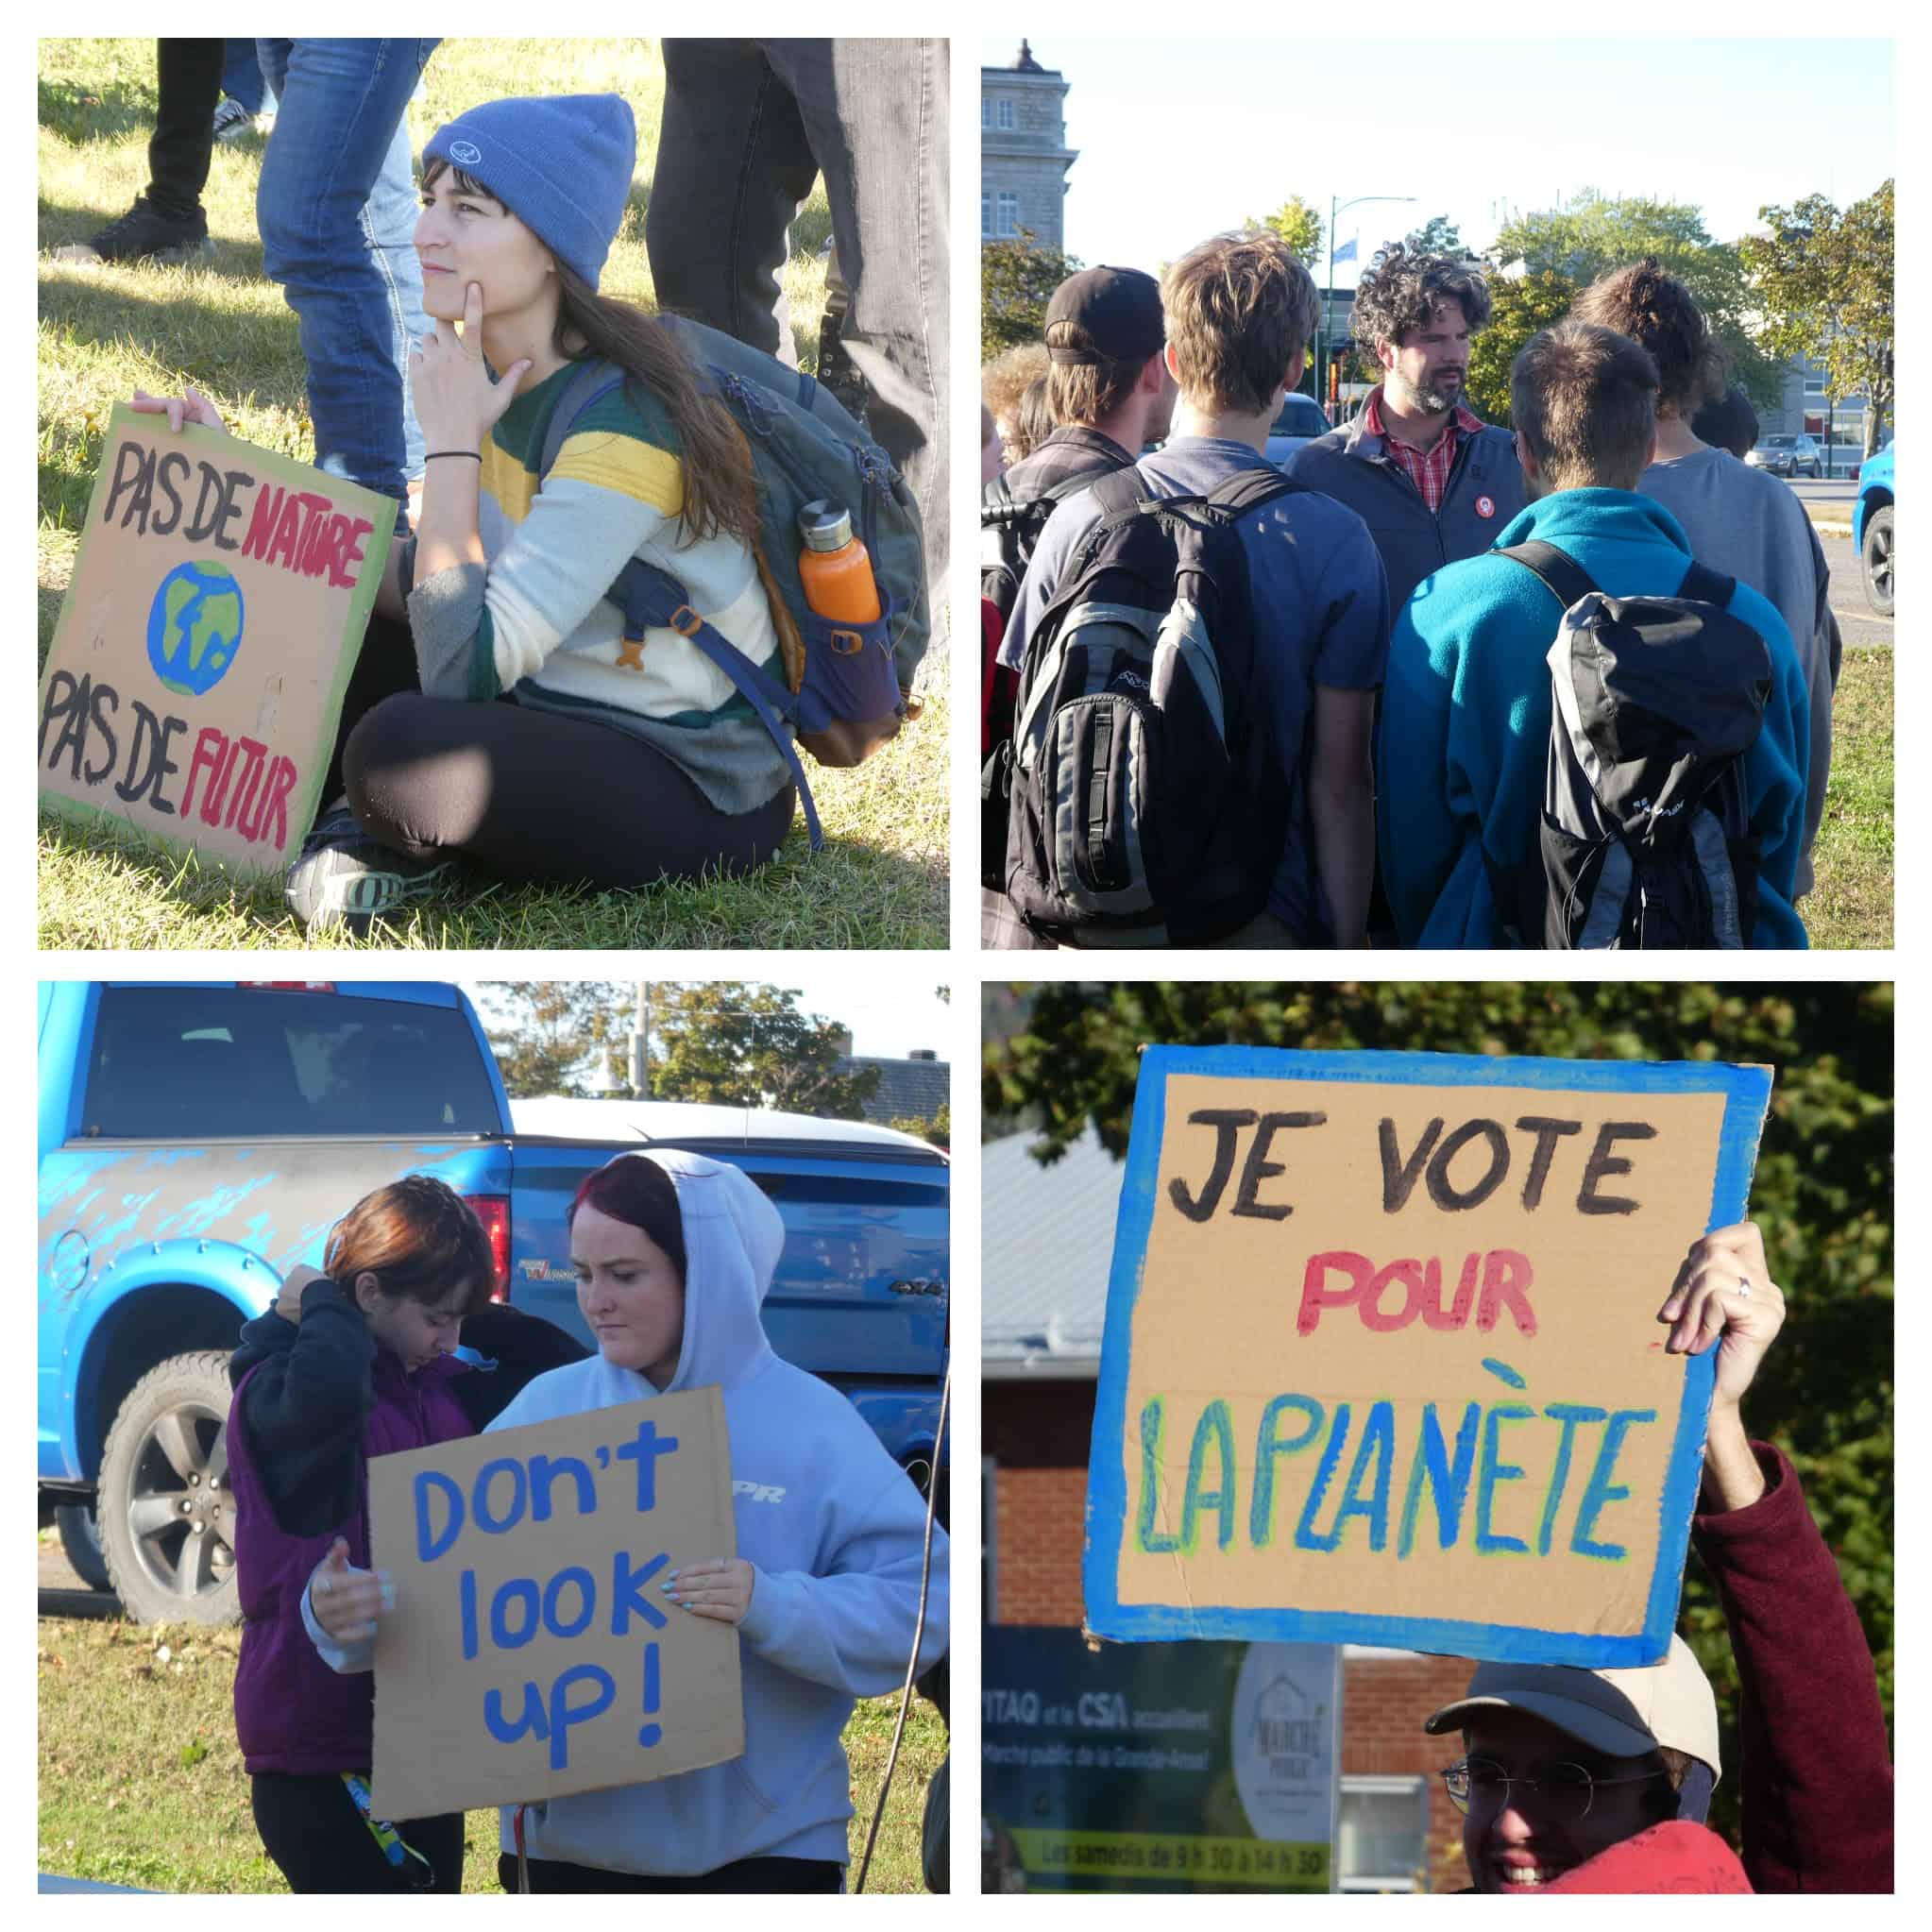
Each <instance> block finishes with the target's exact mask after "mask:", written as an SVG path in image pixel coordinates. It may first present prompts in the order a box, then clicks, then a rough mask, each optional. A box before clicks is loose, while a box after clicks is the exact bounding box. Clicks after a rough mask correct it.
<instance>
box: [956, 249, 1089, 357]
mask: <svg viewBox="0 0 1932 1932" xmlns="http://www.w3.org/2000/svg"><path fill="white" fill-rule="evenodd" d="M1079 266H1080V264H1079V263H1078V262H1077V261H1076V259H1075V258H1074V257H1073V256H1071V255H1064V254H1062V253H1061V252H1060V251H1059V249H1058V248H1042V247H1041V246H1038V245H1037V244H1036V242H1035V240H1034V237H1033V230H1032V229H1021V230H1020V232H1019V234H1018V235H1016V236H1015V237H1014V238H1013V239H1012V240H1011V241H1009V242H985V243H982V244H981V245H980V249H979V360H980V361H981V362H982V363H990V362H991V361H992V359H993V357H994V356H996V355H998V354H1000V353H1001V352H1002V351H1003V350H1005V349H1009V348H1017V347H1019V346H1020V345H1021V344H1022V343H1025V342H1038V341H1039V340H1040V337H1041V331H1042V330H1044V328H1045V327H1046V305H1047V303H1048V302H1049V301H1051V300H1052V298H1053V292H1054V290H1055V289H1057V288H1058V287H1059V285H1060V283H1061V282H1063V281H1064V280H1066V279H1067V277H1068V276H1070V275H1073V274H1075V273H1076V271H1077V270H1078V268H1079Z"/></svg>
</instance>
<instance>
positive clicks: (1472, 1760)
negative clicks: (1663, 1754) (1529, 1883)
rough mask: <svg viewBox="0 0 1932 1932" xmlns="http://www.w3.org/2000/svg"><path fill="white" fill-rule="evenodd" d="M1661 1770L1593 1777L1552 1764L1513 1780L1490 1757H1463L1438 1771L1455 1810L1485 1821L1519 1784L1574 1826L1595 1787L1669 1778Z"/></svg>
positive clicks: (1584, 1812) (1585, 1811)
mask: <svg viewBox="0 0 1932 1932" xmlns="http://www.w3.org/2000/svg"><path fill="white" fill-rule="evenodd" d="M1663 1777H1669V1772H1668V1771H1663V1770H1661V1769H1659V1770H1657V1771H1638V1772H1636V1773H1635V1776H1632V1777H1627V1778H1600V1777H1594V1776H1592V1775H1591V1773H1590V1772H1589V1771H1585V1769H1584V1767H1583V1766H1582V1765H1580V1764H1552V1765H1551V1766H1550V1767H1549V1769H1548V1770H1547V1771H1544V1773H1543V1775H1542V1776H1541V1777H1540V1778H1523V1777H1517V1776H1515V1775H1513V1774H1512V1773H1511V1772H1509V1771H1504V1770H1503V1768H1502V1767H1501V1766H1500V1764H1498V1763H1497V1762H1496V1761H1495V1760H1494V1759H1493V1758H1488V1757H1466V1758H1464V1759H1462V1760H1461V1761H1460V1762H1459V1763H1456V1764H1452V1765H1450V1766H1449V1768H1448V1769H1447V1770H1446V1771H1443V1772H1442V1782H1443V1788H1444V1789H1445V1790H1447V1791H1448V1792H1449V1803H1450V1804H1451V1805H1454V1806H1455V1807H1456V1809H1457V1810H1458V1811H1466V1812H1468V1813H1470V1814H1472V1815H1473V1816H1475V1817H1478V1818H1486V1817H1487V1816H1489V1815H1490V1813H1492V1812H1496V1811H1500V1810H1501V1809H1502V1808H1503V1806H1504V1805H1508V1804H1509V1803H1510V1802H1511V1793H1510V1787H1511V1786H1512V1785H1520V1786H1522V1787H1523V1788H1526V1789H1528V1790H1533V1791H1540V1792H1541V1793H1542V1794H1543V1804H1544V1808H1545V1809H1546V1810H1547V1811H1549V1812H1551V1814H1552V1815H1553V1816H1555V1817H1556V1818H1559V1819H1562V1820H1565V1821H1567V1822H1569V1823H1572V1824H1574V1823H1575V1822H1577V1821H1578V1820H1579V1819H1582V1818H1587V1817H1588V1816H1589V1813H1590V1805H1591V1802H1592V1800H1593V1799H1594V1798H1595V1797H1596V1795H1597V1791H1598V1788H1600V1787H1601V1786H1605V1785H1643V1784H1648V1783H1649V1782H1650V1781H1651V1779H1652V1778H1663Z"/></svg>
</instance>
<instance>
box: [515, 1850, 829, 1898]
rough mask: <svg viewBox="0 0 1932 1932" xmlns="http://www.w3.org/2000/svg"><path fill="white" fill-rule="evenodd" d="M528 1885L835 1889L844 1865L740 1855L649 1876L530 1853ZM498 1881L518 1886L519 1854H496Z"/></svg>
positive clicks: (537, 1887)
mask: <svg viewBox="0 0 1932 1932" xmlns="http://www.w3.org/2000/svg"><path fill="white" fill-rule="evenodd" d="M525 1862H526V1864H527V1865H528V1867H529V1870H530V1889H531V1890H532V1891H533V1892H538V1891H837V1890H839V1884H840V1881H841V1878H842V1876H843V1873H844V1871H845V1868H844V1866H842V1865H841V1864H839V1861H838V1860H837V1859H836V1858H739V1859H737V1860H736V1861H734V1862H733V1863H732V1864H729V1865H720V1866H719V1868H718V1869H717V1871H715V1872H693V1873H685V1874H682V1875H667V1876H664V1877H651V1876H649V1875H647V1874H645V1873H638V1872H603V1871H600V1870H599V1869H598V1867H596V1866H595V1865H567V1864H565V1863H564V1862H563V1860H562V1859H560V1858H530V1859H527V1860H526V1861H525ZM497 1881H498V1883H499V1884H500V1885H501V1886H502V1888H503V1890H505V1891H515V1890H517V1855H516V1854H515V1853H514V1852H504V1853H502V1854H501V1855H500V1856H499V1857H498V1859H497Z"/></svg>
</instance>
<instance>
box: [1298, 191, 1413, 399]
mask: <svg viewBox="0 0 1932 1932" xmlns="http://www.w3.org/2000/svg"><path fill="white" fill-rule="evenodd" d="M1414 200H1415V195H1356V197H1355V198H1354V200H1352V201H1345V202H1343V203H1342V205H1341V206H1340V207H1339V208H1337V207H1336V206H1335V197H1334V196H1333V195H1330V196H1329V279H1328V284H1327V286H1326V287H1324V288H1323V290H1322V306H1321V316H1320V323H1319V326H1318V327H1317V329H1316V330H1315V336H1314V375H1315V387H1316V388H1317V389H1318V390H1319V391H1320V392H1321V393H1320V395H1319V396H1318V397H1317V398H1315V399H1316V400H1317V401H1318V402H1319V403H1320V404H1321V406H1322V407H1323V409H1327V408H1328V406H1329V363H1328V355H1327V354H1326V353H1325V351H1326V349H1327V348H1328V347H1329V344H1328V336H1329V326H1328V324H1329V308H1330V304H1331V303H1332V302H1333V300H1334V298H1335V217H1336V216H1337V215H1341V214H1347V212H1348V211H1349V210H1350V209H1351V208H1360V207H1361V206H1362V205H1363V203H1364V202H1366V201H1414ZM1355 272H1356V274H1357V276H1358V277H1359V276H1360V275H1361V273H1362V264H1361V262H1360V260H1359V259H1358V261H1357V263H1356V266H1355Z"/></svg>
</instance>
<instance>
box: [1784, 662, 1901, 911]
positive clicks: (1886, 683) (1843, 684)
mask: <svg viewBox="0 0 1932 1932" xmlns="http://www.w3.org/2000/svg"><path fill="white" fill-rule="evenodd" d="M1891 707H1892V667H1891V652H1890V650H1877V649H1873V650H1869V651H1848V652H1845V662H1844V669H1843V670H1842V672H1841V673H1840V674H1839V688H1838V697H1837V701H1836V703H1834V705H1833V709H1832V734H1831V782H1830V784H1829V785H1828V786H1827V787H1826V788H1825V795H1824V821H1823V822H1822V824H1821V825H1820V826H1819V828H1818V843H1817V845H1816V847H1815V848H1814V850H1813V854H1812V865H1813V869H1814V870H1815V872H1816V873H1817V877H1818V883H1817V885H1816V886H1815V888H1814V889H1813V890H1812V892H1811V895H1810V896H1809V897H1808V898H1807V899H1805V900H1804V901H1803V902H1802V903H1801V904H1800V906H1799V907H1798V909H1799V911H1800V912H1801V913H1802V914H1803V915H1804V918H1805V927H1806V929H1807V930H1808V931H1809V933H1810V935H1811V943H1812V944H1813V945H1814V946H1822V947H1833V948H1839V947H1849V946H1872V947H1878V948H1885V947H1890V944H1891V942H1892V901H1893V897H1894V878H1895V874H1894V872H1893V867H1892V742H1891V738H1892V729H1891Z"/></svg>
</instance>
